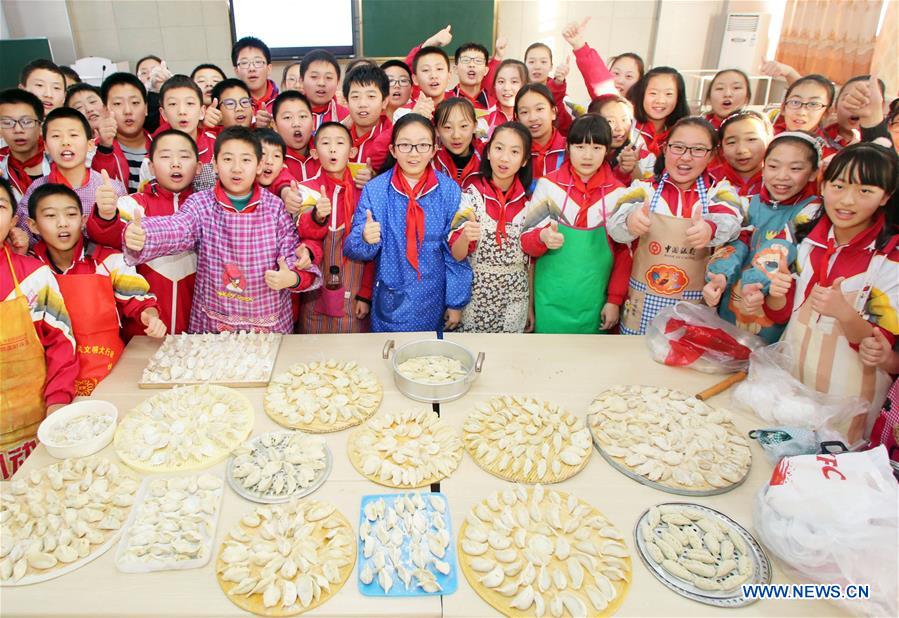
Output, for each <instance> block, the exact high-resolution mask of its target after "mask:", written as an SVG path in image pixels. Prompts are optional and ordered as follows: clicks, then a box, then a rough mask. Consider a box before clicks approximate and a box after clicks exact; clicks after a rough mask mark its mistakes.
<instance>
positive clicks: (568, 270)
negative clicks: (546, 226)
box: [534, 223, 614, 335]
mask: <svg viewBox="0 0 899 618" xmlns="http://www.w3.org/2000/svg"><path fill="white" fill-rule="evenodd" d="M559 233H560V234H562V236H564V237H565V243H564V244H563V245H562V247H561V248H560V249H556V250H550V251H547V252H546V253H545V254H544V255H543V256H542V257H540V259H538V260H537V266H536V267H535V271H534V314H535V319H536V322H537V324H536V328H535V332H538V333H569V334H586V335H592V334H596V333H598V332H599V327H600V326H601V325H602V319H601V317H600V315H599V314H600V312H601V311H602V308H603V305H605V304H606V290H607V289H608V287H609V276H610V274H611V272H612V263H613V261H614V258H613V255H612V249H611V248H610V247H609V241H608V239H607V237H606V228H605V227H604V226H599V227H595V228H593V229H589V230H582V229H576V228H572V227H568V226H566V225H564V224H561V223H560V224H559Z"/></svg>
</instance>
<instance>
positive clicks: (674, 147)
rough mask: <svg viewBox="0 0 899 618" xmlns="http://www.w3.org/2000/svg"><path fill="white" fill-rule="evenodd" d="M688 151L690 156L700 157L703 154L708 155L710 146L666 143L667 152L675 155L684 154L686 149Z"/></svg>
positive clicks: (710, 150)
mask: <svg viewBox="0 0 899 618" xmlns="http://www.w3.org/2000/svg"><path fill="white" fill-rule="evenodd" d="M688 150H689V151H690V156H691V157H694V158H696V159H701V158H703V157H704V156H706V155H708V154H709V153H710V152H712V149H711V148H706V147H705V146H687V145H686V144H668V152H670V153H671V154H676V155H677V156H681V155H683V154H685V153H686V152H687V151H688Z"/></svg>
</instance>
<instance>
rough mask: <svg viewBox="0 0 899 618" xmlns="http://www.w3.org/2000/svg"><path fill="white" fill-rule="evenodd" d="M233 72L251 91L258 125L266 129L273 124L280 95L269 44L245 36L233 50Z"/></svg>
mask: <svg viewBox="0 0 899 618" xmlns="http://www.w3.org/2000/svg"><path fill="white" fill-rule="evenodd" d="M231 62H232V63H233V64H234V73H236V74H237V76H238V77H239V78H240V79H241V80H243V82H244V83H245V84H246V85H247V87H248V88H249V89H250V96H251V97H252V99H253V112H254V113H255V114H256V126H257V127H261V128H265V127H267V126H269V125H270V124H271V123H272V114H271V105H272V102H274V100H275V97H277V96H278V86H277V85H275V82H273V81H272V80H271V79H269V77H270V76H271V74H272V52H271V50H270V49H269V48H268V45H266V44H265V43H263V42H262V41H261V40H260V39H257V38H256V37H254V36H245V37H244V38H242V39H240V40H239V41H237V42H236V43H235V44H234V47H232V48H231Z"/></svg>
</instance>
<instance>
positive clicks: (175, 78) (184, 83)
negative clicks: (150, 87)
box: [159, 73, 203, 106]
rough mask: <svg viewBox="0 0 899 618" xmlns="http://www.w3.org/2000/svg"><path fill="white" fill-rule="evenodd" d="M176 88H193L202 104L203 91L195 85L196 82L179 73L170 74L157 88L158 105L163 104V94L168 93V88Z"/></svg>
mask: <svg viewBox="0 0 899 618" xmlns="http://www.w3.org/2000/svg"><path fill="white" fill-rule="evenodd" d="M178 88H187V89H189V90H193V91H194V94H196V95H197V100H198V101H199V102H200V105H203V91H202V90H200V87H199V86H197V82H195V81H194V80H192V79H191V78H189V77H188V76H187V75H182V74H181V73H179V74H177V75H172V76H171V77H170V78H168V79H167V80H165V81H164V82H163V83H162V87H161V88H160V89H159V105H160V106H162V105H164V104H165V95H166V94H168V92H169V90H176V89H178Z"/></svg>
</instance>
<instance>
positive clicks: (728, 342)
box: [646, 301, 764, 373]
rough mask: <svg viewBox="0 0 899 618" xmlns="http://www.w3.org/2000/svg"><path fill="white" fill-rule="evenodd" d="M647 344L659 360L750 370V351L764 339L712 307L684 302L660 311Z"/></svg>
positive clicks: (719, 370) (710, 368) (697, 366)
mask: <svg viewBox="0 0 899 618" xmlns="http://www.w3.org/2000/svg"><path fill="white" fill-rule="evenodd" d="M646 344H647V345H648V346H649V352H650V354H652V358H653V360H654V361H656V362H657V363H662V364H664V365H671V366H673V367H689V368H690V369H695V370H697V371H702V372H703V373H734V372H735V371H746V366H747V365H748V363H749V353H750V352H752V350H755V349H756V348H759V347H762V346H763V345H764V341H762V339H760V338H759V337H757V336H756V335H753V334H752V333H750V332H748V331H745V330H743V329H742V328H739V327H737V326H735V325H733V324H731V323H730V322H727V321H725V320H722V319H721V317H720V316H719V315H718V313H717V312H716V311H715V310H714V309H712V308H711V307H707V306H705V305H695V304H693V303H688V302H684V301H681V302H679V303H677V304H675V305H671V306H669V307H664V308H663V309H662V310H661V311H659V312H658V313H657V314H656V316H655V317H654V318H653V319H652V322H650V323H649V326H648V327H647V328H646Z"/></svg>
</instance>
